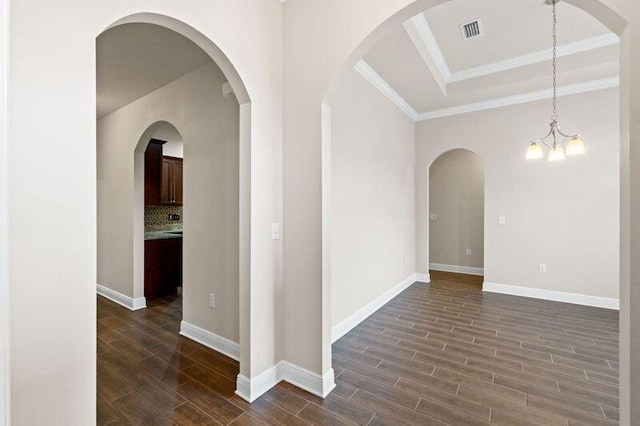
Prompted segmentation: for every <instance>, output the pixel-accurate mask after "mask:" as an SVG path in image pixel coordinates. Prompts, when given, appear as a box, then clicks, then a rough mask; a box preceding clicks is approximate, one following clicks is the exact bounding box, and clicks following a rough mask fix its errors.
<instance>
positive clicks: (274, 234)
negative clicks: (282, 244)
mask: <svg viewBox="0 0 640 426" xmlns="http://www.w3.org/2000/svg"><path fill="white" fill-rule="evenodd" d="M271 239H272V240H279V239H280V224H279V223H272V224H271Z"/></svg>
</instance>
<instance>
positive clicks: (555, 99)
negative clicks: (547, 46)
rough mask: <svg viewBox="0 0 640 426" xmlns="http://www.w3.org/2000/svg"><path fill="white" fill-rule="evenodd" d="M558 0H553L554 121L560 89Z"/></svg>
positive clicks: (556, 116)
mask: <svg viewBox="0 0 640 426" xmlns="http://www.w3.org/2000/svg"><path fill="white" fill-rule="evenodd" d="M556 3H557V1H556V0H553V6H552V7H553V30H552V33H551V34H552V36H553V115H552V116H551V119H552V120H553V121H557V120H558V111H557V110H558V105H557V97H558V90H557V81H556V71H557V68H556V62H557V57H558V49H557V46H558V34H557V30H556V27H557V24H558V18H557V15H556Z"/></svg>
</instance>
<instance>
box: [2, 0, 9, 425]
mask: <svg viewBox="0 0 640 426" xmlns="http://www.w3.org/2000/svg"><path fill="white" fill-rule="evenodd" d="M9 1H10V0H0V413H2V414H0V416H1V417H0V424H2V425H6V426H9V425H10V424H11V370H10V348H9V344H10V331H11V326H10V321H9V320H10V308H11V306H10V304H9V293H10V289H9V286H10V284H9V252H8V250H7V247H8V246H9V187H8V180H9V170H8V169H9V167H8V166H9V161H8V157H9V125H8V123H9V109H8V105H9V102H8V101H9Z"/></svg>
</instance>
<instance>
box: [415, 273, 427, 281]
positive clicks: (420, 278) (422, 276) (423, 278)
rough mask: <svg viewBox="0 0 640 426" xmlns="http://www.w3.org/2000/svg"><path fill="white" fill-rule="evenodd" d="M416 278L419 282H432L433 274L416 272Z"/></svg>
mask: <svg viewBox="0 0 640 426" xmlns="http://www.w3.org/2000/svg"><path fill="white" fill-rule="evenodd" d="M415 279H416V281H417V282H419V283H430V282H431V275H429V274H416V275H415Z"/></svg>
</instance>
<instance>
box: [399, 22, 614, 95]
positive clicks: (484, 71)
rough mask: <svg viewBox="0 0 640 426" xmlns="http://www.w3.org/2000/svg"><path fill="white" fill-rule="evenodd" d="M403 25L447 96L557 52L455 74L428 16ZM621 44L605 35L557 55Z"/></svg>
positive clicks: (570, 46)
mask: <svg viewBox="0 0 640 426" xmlns="http://www.w3.org/2000/svg"><path fill="white" fill-rule="evenodd" d="M403 26H404V29H405V31H406V32H407V34H408V35H409V38H411V41H412V42H413V44H414V46H415V48H416V50H417V51H418V53H419V54H420V57H421V58H422V60H423V61H424V63H425V64H426V65H427V67H428V68H429V70H430V71H431V74H433V77H434V78H435V80H436V82H437V83H438V86H439V87H440V89H441V90H442V93H444V94H446V93H447V85H448V84H450V83H456V82H460V81H464V80H471V79H474V78H478V77H482V76H485V75H489V74H495V73H498V72H503V71H508V70H511V69H515V68H520V67H524V66H527V65H532V64H537V63H540V62H545V61H548V60H550V59H551V57H552V53H553V49H546V50H541V51H539V52H533V53H529V54H526V55H520V56H516V57H513V58H509V59H505V60H504V61H498V62H494V63H491V64H487V65H482V66H479V67H474V68H469V69H466V70H462V71H456V72H452V71H451V69H450V68H449V65H448V64H447V61H446V59H445V58H444V55H443V53H442V49H440V46H439V45H438V41H437V40H436V38H435V35H434V34H433V31H432V30H431V27H430V26H429V22H428V21H427V18H426V17H425V16H424V13H419V14H417V15H415V16H414V17H413V18H411V19H409V20H408V21H406V22H405V23H404V24H403ZM619 43H620V37H618V36H617V35H615V34H613V33H610V34H603V35H601V36H597V37H591V38H588V39H584V40H580V41H576V42H573V43H567V44H564V45H560V46H558V49H557V50H558V52H557V53H558V57H559V58H561V57H565V56H571V55H575V54H577V53H582V52H588V51H590V50H594V49H599V48H602V47H607V46H613V45H616V44H619Z"/></svg>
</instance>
